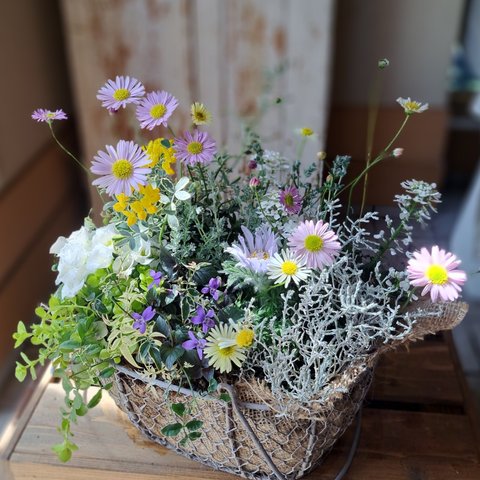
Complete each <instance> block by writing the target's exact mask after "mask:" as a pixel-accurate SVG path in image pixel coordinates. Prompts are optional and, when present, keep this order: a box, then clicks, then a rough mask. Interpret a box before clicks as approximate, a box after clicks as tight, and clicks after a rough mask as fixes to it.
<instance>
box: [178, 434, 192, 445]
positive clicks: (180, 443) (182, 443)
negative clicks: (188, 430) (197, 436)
mask: <svg viewBox="0 0 480 480" xmlns="http://www.w3.org/2000/svg"><path fill="white" fill-rule="evenodd" d="M189 440H190V439H189V438H188V435H185V436H184V437H183V438H182V439H181V440H180V442H178V443H179V445H181V446H182V447H184V446H185V445H186V444H187V443H188V441H189Z"/></svg>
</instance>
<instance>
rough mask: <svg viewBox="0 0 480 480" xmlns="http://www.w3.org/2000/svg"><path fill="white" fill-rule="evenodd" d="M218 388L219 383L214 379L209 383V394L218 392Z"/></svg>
mask: <svg viewBox="0 0 480 480" xmlns="http://www.w3.org/2000/svg"><path fill="white" fill-rule="evenodd" d="M217 388H218V382H217V381H216V380H215V379H214V378H212V379H211V380H210V382H208V390H207V391H208V393H213V392H216V391H217Z"/></svg>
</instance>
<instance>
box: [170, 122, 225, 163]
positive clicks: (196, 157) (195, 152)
mask: <svg viewBox="0 0 480 480" xmlns="http://www.w3.org/2000/svg"><path fill="white" fill-rule="evenodd" d="M173 148H174V149H175V152H176V155H177V158H178V159H180V161H182V162H183V163H186V164H187V165H196V164H197V163H201V164H202V165H207V164H208V163H210V162H211V161H212V160H213V157H214V155H215V154H216V153H217V147H216V145H215V140H213V138H212V137H211V136H210V135H209V134H208V133H206V132H201V131H200V130H195V131H194V132H193V135H192V134H191V133H190V132H185V133H184V134H183V138H176V139H175V141H174V143H173Z"/></svg>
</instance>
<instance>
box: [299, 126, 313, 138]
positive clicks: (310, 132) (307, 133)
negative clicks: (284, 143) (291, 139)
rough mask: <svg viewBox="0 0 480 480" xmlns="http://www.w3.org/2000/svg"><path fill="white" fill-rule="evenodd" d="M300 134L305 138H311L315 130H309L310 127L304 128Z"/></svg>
mask: <svg viewBox="0 0 480 480" xmlns="http://www.w3.org/2000/svg"><path fill="white" fill-rule="evenodd" d="M300 133H301V134H302V135H303V136H304V137H311V136H312V135H313V133H314V132H313V130H312V129H311V128H308V127H304V128H302V129H301V130H300Z"/></svg>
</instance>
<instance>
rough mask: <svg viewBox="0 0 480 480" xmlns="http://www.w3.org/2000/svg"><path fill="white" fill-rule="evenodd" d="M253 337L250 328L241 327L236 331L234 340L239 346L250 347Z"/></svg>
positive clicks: (253, 333) (253, 334)
mask: <svg viewBox="0 0 480 480" xmlns="http://www.w3.org/2000/svg"><path fill="white" fill-rule="evenodd" d="M254 339H255V332H254V331H253V330H252V329H251V328H242V329H241V330H239V331H238V333H237V337H236V342H237V345H238V346H239V347H251V346H252V344H253V340H254Z"/></svg>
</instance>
